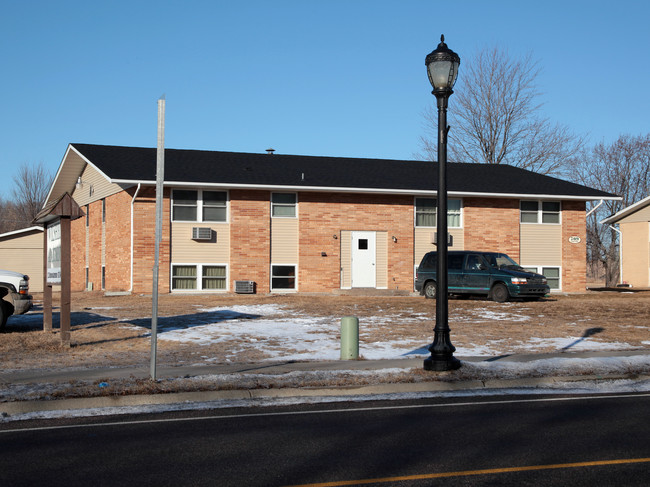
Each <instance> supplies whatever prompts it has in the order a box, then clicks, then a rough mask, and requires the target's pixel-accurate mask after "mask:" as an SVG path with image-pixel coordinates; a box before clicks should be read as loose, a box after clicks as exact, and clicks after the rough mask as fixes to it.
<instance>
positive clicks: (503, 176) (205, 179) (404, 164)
mask: <svg viewBox="0 0 650 487" xmlns="http://www.w3.org/2000/svg"><path fill="white" fill-rule="evenodd" d="M71 145H72V146H73V147H74V148H75V149H76V150H77V151H78V152H80V153H81V154H82V155H83V156H84V157H85V158H86V159H88V160H89V161H90V162H91V163H92V164H93V165H94V166H96V167H97V168H98V169H99V170H100V171H102V172H103V173H104V174H105V175H106V176H107V177H108V178H109V179H111V181H117V182H134V183H137V182H153V181H155V180H156V149H155V148H143V147H119V146H108V145H92V144H71ZM437 168H438V165H437V164H436V163H434V162H424V161H399V160H389V159H358V158H344V157H321V156H297V155H284V154H272V155H270V154H251V153H241V152H219V151H202V150H178V149H165V182H166V183H174V182H178V183H197V184H198V185H200V184H225V185H233V186H238V185H247V186H248V185H252V186H288V187H292V188H296V189H300V188H304V189H305V190H308V189H309V188H331V189H336V188H341V189H344V188H345V189H350V188H357V189H359V190H361V191H364V190H380V191H385V192H391V191H396V192H403V191H405V192H408V191H413V192H421V191H435V190H436V189H437V186H438V170H437ZM303 175H304V176H303ZM303 177H304V179H303ZM447 180H448V182H447V190H448V191H449V192H458V193H484V194H486V195H490V194H516V195H522V194H525V195H531V196H534V195H557V196H568V197H573V198H578V199H599V198H612V197H615V195H613V194H610V193H606V192H603V191H600V190H597V189H593V188H588V187H586V186H582V185H579V184H575V183H571V182H568V181H564V180H561V179H557V178H553V177H550V176H544V175H541V174H537V173H534V172H531V171H527V170H524V169H520V168H517V167H513V166H508V165H502V164H499V165H489V164H467V163H450V164H448V165H447Z"/></svg>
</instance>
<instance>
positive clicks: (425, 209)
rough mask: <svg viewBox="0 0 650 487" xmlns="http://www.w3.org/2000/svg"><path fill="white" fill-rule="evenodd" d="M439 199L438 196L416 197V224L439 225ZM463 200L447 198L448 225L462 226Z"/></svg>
mask: <svg viewBox="0 0 650 487" xmlns="http://www.w3.org/2000/svg"><path fill="white" fill-rule="evenodd" d="M437 214H438V200H437V199H436V198H415V226H416V227H435V226H437ZM460 217H461V200H459V199H449V200H447V226H449V227H450V228H460V226H461V218H460Z"/></svg>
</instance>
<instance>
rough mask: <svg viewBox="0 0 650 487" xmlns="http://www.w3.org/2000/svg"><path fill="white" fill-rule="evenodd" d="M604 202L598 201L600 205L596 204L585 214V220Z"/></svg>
mask: <svg viewBox="0 0 650 487" xmlns="http://www.w3.org/2000/svg"><path fill="white" fill-rule="evenodd" d="M604 202H605V200H600V203H598V204H597V205H596V206H594V207H593V208H592V209H591V210H589V211H588V212H587V216H586V217H585V218H589V215H591V214H592V213H593V212H594V211H596V210H597V209H598V207H599V206H600V205H602V204H603V203H604Z"/></svg>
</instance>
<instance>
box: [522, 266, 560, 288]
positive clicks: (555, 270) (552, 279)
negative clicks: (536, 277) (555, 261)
mask: <svg viewBox="0 0 650 487" xmlns="http://www.w3.org/2000/svg"><path fill="white" fill-rule="evenodd" d="M524 269H525V270H527V271H529V272H535V273H537V274H542V275H543V276H544V277H546V284H548V287H550V288H551V290H560V289H561V286H560V268H559V267H534V266H533V267H531V266H524Z"/></svg>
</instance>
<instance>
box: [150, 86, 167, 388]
mask: <svg viewBox="0 0 650 487" xmlns="http://www.w3.org/2000/svg"><path fill="white" fill-rule="evenodd" d="M164 181H165V95H162V96H161V97H160V98H159V99H158V148H157V150H156V249H155V256H154V264H153V290H152V292H151V301H152V311H151V380H156V353H157V349H158V268H159V262H160V241H161V240H162V216H163V183H164Z"/></svg>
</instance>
